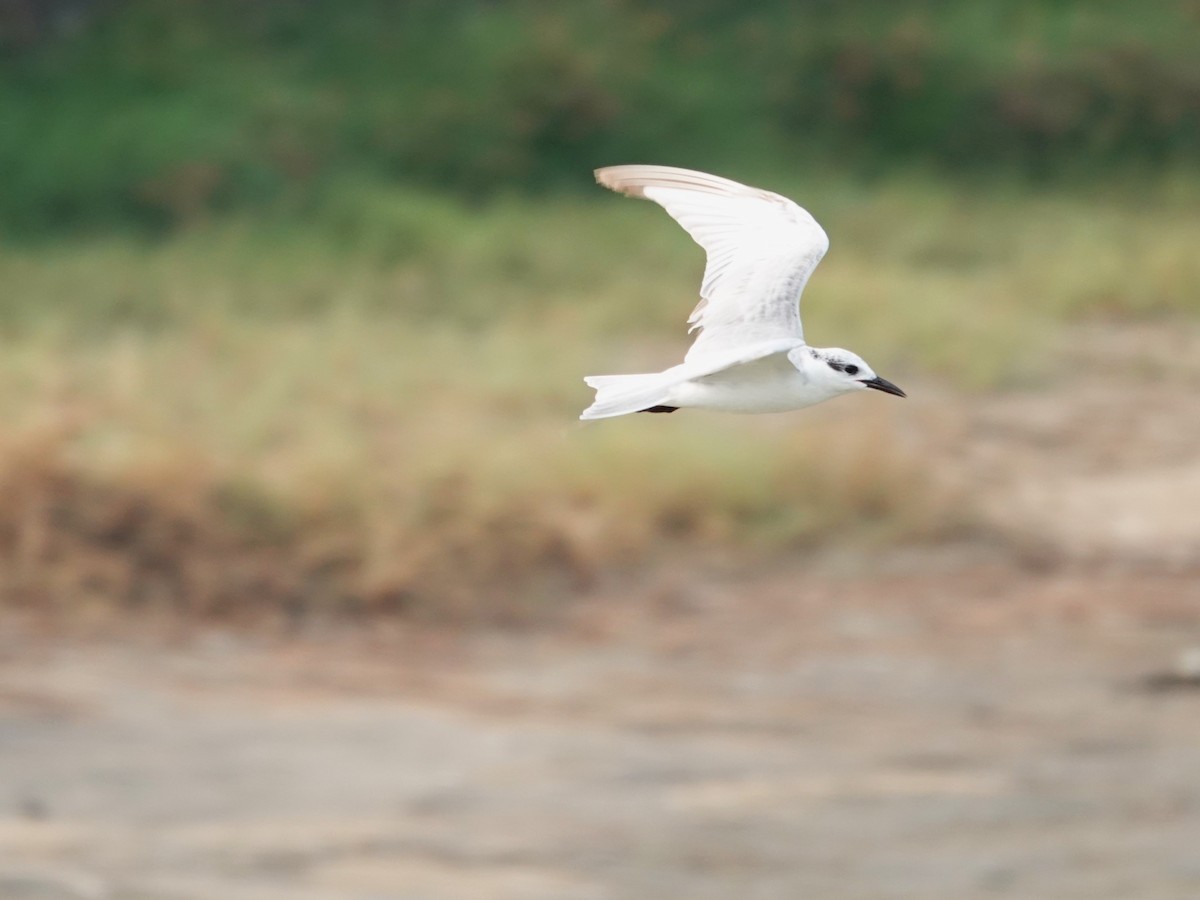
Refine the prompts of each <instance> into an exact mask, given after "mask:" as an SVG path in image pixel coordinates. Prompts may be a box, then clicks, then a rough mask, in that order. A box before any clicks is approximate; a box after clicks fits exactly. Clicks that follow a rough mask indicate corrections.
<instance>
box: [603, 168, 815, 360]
mask: <svg viewBox="0 0 1200 900" xmlns="http://www.w3.org/2000/svg"><path fill="white" fill-rule="evenodd" d="M596 180H597V181H598V182H599V183H600V184H602V185H604V186H605V187H607V188H610V189H612V190H614V191H617V192H618V193H622V194H626V195H628V196H631V197H644V198H646V199H647V200H653V201H654V202H655V203H657V204H659V205H660V206H662V207H663V208H664V209H665V210H666V211H667V212H668V213H669V214H670V215H671V217H672V218H673V219H675V221H677V222H678V223H679V224H680V225H681V226H683V229H684V230H685V231H687V233H688V234H689V235H691V237H692V239H693V240H694V241H695V242H696V243H697V244H699V245H700V246H701V247H703V248H704V251H705V253H706V255H707V264H706V266H705V269H704V278H703V280H702V281H701V284H700V303H699V304H698V305H697V306H696V308H695V310H694V311H693V312H692V314H691V316H690V317H689V319H688V323H689V324H690V325H691V326H692V330H697V329H698V330H700V335H699V336H698V337H697V338H696V341H695V343H693V345H692V347H691V349H690V350H689V351H688V355H687V359H688V360H689V361H692V360H700V359H702V358H703V357H705V356H710V355H711V356H713V357H714V359H715V358H716V357H718V356H720V357H724V356H725V355H726V352H727V351H729V350H730V349H732V348H736V347H738V346H749V345H752V344H753V345H763V344H764V342H768V341H777V340H779V339H783V338H790V339H792V340H794V341H795V342H796V343H803V341H804V331H803V328H802V326H801V323H800V309H799V300H800V294H801V293H802V292H803V290H804V286H805V284H806V283H807V281H808V277H809V276H810V275H811V274H812V271H813V269H814V268H816V266H817V263H819V262H820V261H821V258H822V257H823V256H824V255H825V251H826V250H827V249H828V248H829V238H828V237H827V236H826V234H825V231H824V230H823V229H822V228H821V226H820V225H819V224H817V221H816V220H815V219H814V218H813V217H812V216H811V215H809V213H808V212H807V211H806V210H804V209H803V208H801V207H800V206H798V205H797V204H795V203H793V202H792V201H791V200H789V199H787V198H786V197H783V196H781V195H779V194H774V193H771V192H770V191H764V190H760V189H758V188H753V187H749V186H748V185H744V184H739V183H738V182H736V181H731V180H729V179H728V178H721V177H719V176H717V175H709V174H707V173H705V172H696V171H693V170H691V169H678V168H674V167H672V166H645V165H631V166H610V167H608V168H604V169H597V170H596Z"/></svg>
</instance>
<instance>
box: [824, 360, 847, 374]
mask: <svg viewBox="0 0 1200 900" xmlns="http://www.w3.org/2000/svg"><path fill="white" fill-rule="evenodd" d="M825 364H826V365H827V366H829V368H831V369H833V371H835V372H844V371H846V369H845V367H844V366H843V365H842V364H841V363H840V362H834V361H833V360H832V359H827V360H825Z"/></svg>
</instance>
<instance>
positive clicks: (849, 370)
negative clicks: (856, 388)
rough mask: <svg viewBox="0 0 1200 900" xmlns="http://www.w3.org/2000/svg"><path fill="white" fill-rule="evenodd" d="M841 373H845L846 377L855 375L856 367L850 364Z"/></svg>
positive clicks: (856, 372)
mask: <svg viewBox="0 0 1200 900" xmlns="http://www.w3.org/2000/svg"><path fill="white" fill-rule="evenodd" d="M842 371H843V372H845V373H846V374H847V375H857V374H858V366H856V365H854V363H851V364H850V365H848V366H846V368H844V369H842Z"/></svg>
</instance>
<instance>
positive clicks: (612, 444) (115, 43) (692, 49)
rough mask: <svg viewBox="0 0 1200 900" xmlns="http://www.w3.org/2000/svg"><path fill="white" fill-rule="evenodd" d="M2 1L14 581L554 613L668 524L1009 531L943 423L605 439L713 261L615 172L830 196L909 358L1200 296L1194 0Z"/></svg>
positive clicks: (849, 413)
mask: <svg viewBox="0 0 1200 900" xmlns="http://www.w3.org/2000/svg"><path fill="white" fill-rule="evenodd" d="M0 10H2V16H3V18H2V19H0V171H2V172H3V173H4V189H3V191H2V192H0V237H2V239H3V244H2V246H0V285H3V290H2V291H0V337H2V339H3V347H2V350H3V352H2V353H0V373H2V374H0V416H2V417H3V421H4V422H5V426H4V428H3V433H2V436H0V499H2V500H3V502H2V503H0V556H2V557H3V561H4V564H3V566H0V572H2V573H3V575H0V578H2V579H3V583H2V584H0V589H2V590H3V591H4V594H5V596H6V597H8V598H10V599H19V600H26V601H29V602H41V603H46V602H49V603H62V604H72V605H77V604H79V603H80V602H81V600H82V599H86V598H94V599H95V600H96V602H100V603H110V602H112V601H114V600H118V601H121V602H136V603H143V604H146V603H149V604H167V605H185V606H187V607H189V608H193V609H200V610H212V609H225V610H228V609H234V608H244V607H245V606H246V604H247V601H248V600H257V601H261V602H262V603H264V604H265V605H270V606H272V607H274V608H289V609H291V608H294V609H305V608H310V607H312V606H317V605H320V606H330V605H332V606H335V607H338V608H409V609H413V608H415V609H424V610H429V609H437V610H445V609H460V610H476V609H481V608H487V609H489V610H492V611H494V610H496V609H504V610H509V611H511V610H512V609H513V606H512V604H511V603H502V602H500V600H499V599H498V598H500V596H501V595H502V594H505V593H506V592H507V593H508V594H509V595H510V599H514V598H518V599H520V601H521V603H529V602H533V601H531V600H530V598H533V600H536V598H537V597H538V596H542V594H539V593H538V591H536V590H532V589H531V588H530V584H531V582H530V580H529V579H530V577H531V576H539V577H542V578H544V579H546V578H548V579H549V581H548V582H546V583H548V584H551V585H553V586H555V587H557V586H561V585H562V584H563V583H570V584H579V583H584V582H586V581H587V580H588V579H590V578H592V577H594V576H595V575H596V574H597V573H598V572H600V571H603V570H604V569H605V568H606V567H612V566H626V565H630V564H635V563H636V561H637V559H638V558H639V557H638V554H639V553H642V552H644V551H645V548H647V547H655V548H656V552H659V551H661V552H662V553H669V552H674V550H673V549H671V548H674V549H678V548H680V547H686V546H693V547H694V546H702V547H706V548H713V547H727V548H733V550H735V551H736V552H738V553H745V552H747V551H748V548H750V547H753V548H755V550H754V552H757V553H763V552H768V553H779V552H794V551H797V550H802V549H803V548H805V547H807V546H810V545H812V544H813V542H814V541H817V540H819V539H820V536H822V535H829V534H834V535H838V536H841V537H843V538H844V537H847V536H850V535H853V536H854V537H855V539H865V540H895V539H914V538H920V537H926V536H930V535H937V534H945V533H947V532H949V531H953V530H955V529H960V528H961V527H962V526H963V525H964V523H969V521H970V513H969V509H966V508H965V507H964V505H963V504H962V503H961V502H960V501H961V498H955V497H952V496H947V495H946V493H945V492H944V491H942V490H940V489H939V487H938V485H937V484H936V481H935V479H934V478H933V477H932V472H931V471H929V470H928V468H927V464H926V463H925V462H923V460H924V458H925V456H926V455H927V451H928V449H929V442H931V441H935V439H936V433H937V428H938V427H939V425H938V423H936V422H933V423H930V422H923V421H922V422H917V423H916V424H915V425H914V424H913V421H912V419H911V417H910V418H908V419H906V418H905V417H906V416H910V413H909V411H903V413H902V412H897V410H898V409H899V406H898V405H897V406H886V405H884V404H871V403H860V404H858V405H857V406H856V407H855V406H853V405H849V404H848V405H847V407H846V408H844V409H843V410H842V411H840V412H837V411H832V409H831V411H829V412H818V411H814V413H813V414H812V415H811V416H809V417H808V418H806V420H805V422H804V423H799V422H797V421H793V420H790V419H789V420H787V421H784V420H783V419H777V418H774V417H767V418H766V419H763V420H758V421H754V422H753V423H752V424H751V423H747V422H743V421H739V422H738V423H737V426H736V427H734V428H730V427H726V426H724V425H718V424H717V423H716V420H714V419H706V418H704V417H683V416H676V417H670V418H669V419H667V418H666V417H655V418H653V419H650V417H635V418H632V419H630V420H629V421H621V422H613V423H606V424H604V425H602V426H598V427H593V428H587V429H583V428H581V427H578V426H576V425H575V424H574V417H575V415H576V413H577V410H578V409H579V408H580V407H581V406H582V405H585V404H586V401H587V397H586V394H587V391H586V390H585V389H584V388H583V386H582V384H581V383H580V381H579V378H580V376H581V375H583V374H585V373H588V372H592V371H606V370H608V371H621V370H632V369H638V368H644V369H648V368H654V367H659V366H661V365H664V364H667V363H669V362H670V361H671V360H672V358H673V357H674V356H676V355H677V354H678V352H679V351H680V349H681V348H682V346H683V342H684V338H683V334H682V325H681V322H682V318H683V316H684V315H685V314H686V312H687V310H688V309H690V306H691V303H692V299H693V297H692V294H693V285H694V283H695V282H696V280H697V278H698V275H699V271H700V266H701V262H700V258H699V254H698V251H697V250H696V249H695V247H694V246H692V245H691V244H690V243H689V242H688V241H687V239H686V237H685V236H683V235H682V234H681V233H679V232H678V231H677V230H676V229H675V228H674V227H673V226H672V225H671V224H670V222H669V221H668V220H666V218H665V217H664V216H663V215H662V214H661V212H660V211H658V210H655V209H653V208H652V207H650V206H649V205H648V204H646V205H639V204H634V203H630V202H628V201H618V200H617V199H616V198H612V197H607V196H604V195H603V194H602V192H600V191H599V190H598V189H596V188H594V186H592V184H591V178H590V170H591V168H592V167H594V166H596V165H602V164H609V163H615V162H626V161H634V160H646V161H662V162H667V163H673V164H679V165H692V166H696V167H699V168H704V169H708V170H714V171H720V172H723V173H726V174H729V175H731V176H733V177H737V178H740V179H743V180H748V181H755V182H757V183H761V184H764V185H769V186H770V187H772V188H774V189H776V190H780V191H783V192H785V193H788V194H790V195H791V196H794V197H796V198H798V199H799V200H800V201H801V202H803V203H804V204H805V205H806V206H807V207H808V208H809V209H810V210H812V211H813V212H814V214H816V215H817V217H818V218H819V219H820V220H821V221H822V222H823V223H824V224H825V225H826V228H827V230H828V231H829V232H830V233H831V235H832V236H833V250H832V251H831V253H830V256H829V258H828V259H827V261H826V262H825V263H823V264H822V267H821V269H820V271H819V273H818V275H817V277H816V278H815V279H814V282H813V286H812V289H811V299H810V300H809V301H808V305H807V307H806V311H805V317H806V323H807V328H808V331H809V336H810V338H811V339H812V340H813V341H814V342H815V343H818V344H820V343H825V344H830V343H839V344H845V345H849V346H852V347H854V348H855V349H856V350H860V351H861V352H863V354H864V355H866V356H867V357H868V358H870V359H871V360H872V361H873V362H874V363H875V364H876V367H877V368H879V369H880V370H881V371H884V372H886V373H887V374H888V376H889V377H893V376H894V377H895V380H897V381H899V382H900V383H902V384H907V383H909V382H911V381H912V380H913V379H916V381H917V383H920V381H921V379H930V380H932V378H933V377H936V378H938V379H940V380H942V381H944V382H946V383H950V384H954V385H958V386H960V387H962V388H964V389H967V390H981V389H988V388H993V387H996V386H1003V385H1006V384H1012V383H1015V382H1017V381H1019V380H1021V379H1023V378H1026V377H1028V376H1029V375H1030V374H1031V373H1038V374H1043V375H1044V374H1046V370H1047V366H1052V365H1053V363H1052V360H1053V354H1052V353H1050V352H1048V350H1049V348H1052V347H1053V343H1054V339H1055V338H1054V333H1055V330H1054V325H1055V324H1056V323H1058V322H1061V321H1064V320H1067V319H1069V318H1072V317H1080V316H1090V315H1097V314H1102V315H1108V316H1113V315H1118V316H1144V315H1179V316H1190V315H1193V314H1194V313H1195V311H1196V307H1197V297H1200V262H1198V261H1197V255H1196V253H1195V248H1196V247H1197V246H1198V245H1200V218H1198V217H1197V212H1198V211H1200V179H1198V178H1197V177H1196V171H1195V169H1196V159H1197V152H1198V151H1200V53H1198V52H1197V50H1198V49H1200V39H1198V37H1197V35H1198V29H1200V7H1198V6H1197V5H1196V4H1195V3H1193V2H1166V0H1164V2H1162V3H1156V4H1152V5H1149V6H1146V5H1142V6H1137V5H1133V4H1127V3H1117V2H1105V0H1092V2H1065V0H1023V2H1004V3H1001V2H982V0H981V2H949V0H926V2H888V3H883V2H871V0H858V2H849V0H841V2H832V0H829V2H825V0H808V2H789V3H784V2H770V0H765V2H759V3H745V2H736V3H735V2H726V0H704V2H688V3H684V2H669V0H658V2H649V0H636V2H635V0H580V2H576V3H571V4H550V3H544V2H534V0H528V2H520V0H514V2H500V3H497V2H484V0H470V2H468V0H456V2H455V0H441V2H432V0H410V2H403V3H398V2H392V3H385V2H381V0H379V2H372V0H347V2H341V3H333V2H317V0H304V2H302V0H274V2H258V3H251V4H247V3H233V2H224V0H213V2H205V3H176V4H162V3H155V2H150V0H144V2H142V0H127V2H118V0H111V2H86V0H75V2H67V0H63V2H56V3H36V4H35V3H32V2H18V0H9V2H7V3H4V4H0ZM1047 360H1050V361H1051V362H1048V361H1047ZM906 379H907V381H906ZM647 420H649V421H647ZM906 422H907V424H906ZM831 446H834V447H837V448H838V452H837V453H832V454H831V453H830V452H829V448H830V447H831ZM660 541H661V542H663V543H658V542H660ZM564 579H565V580H566V581H565V582H564ZM481 586H486V590H481ZM431 598H432V599H436V601H437V602H436V603H433V602H426V601H428V600H430V599H431ZM268 601H269V602H268Z"/></svg>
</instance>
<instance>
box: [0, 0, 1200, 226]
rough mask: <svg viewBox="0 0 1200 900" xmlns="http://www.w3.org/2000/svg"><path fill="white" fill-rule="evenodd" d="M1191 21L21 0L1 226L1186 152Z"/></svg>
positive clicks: (1115, 162) (1194, 57)
mask: <svg viewBox="0 0 1200 900" xmlns="http://www.w3.org/2000/svg"><path fill="white" fill-rule="evenodd" d="M68 6H70V7H71V8H73V9H74V10H76V12H75V13H74V14H73V15H60V16H58V17H55V16H54V15H53V14H52V11H53V10H54V9H56V8H58V9H60V10H61V9H64V8H66V7H68ZM23 7H24V8H26V9H27V10H28V12H27V14H26V15H25V16H23V17H22V16H20V15H19V14H17V13H15V12H14V10H17V11H18V12H19V10H20V9H21V8H23ZM38 7H43V8H44V9H45V10H47V12H44V13H43V14H41V15H40V16H38V15H35V14H34V11H35V10H36V9H37V8H38ZM1198 16H1200V14H1198V13H1197V11H1196V6H1195V4H1194V3H1193V2H1191V0H1163V2H1158V3H1152V4H1141V5H1138V4H1130V3H1123V2H1119V0H1012V2H983V0H981V2H970V3H963V2H959V0H895V2H889V3H880V2H877V0H839V2H837V3H832V2H823V0H813V2H804V3H796V2H788V0H757V2H751V3H746V2H740V0H702V2H688V3H683V2H681V0H577V2H574V3H570V4H546V3H544V2H539V0H509V2H504V3H494V2H483V0H409V2H404V3H393V2H384V0H343V2H337V3H333V2H328V0H309V2H304V3H295V2H279V0H268V2H262V3H252V4H247V3H241V2H232V0H213V2H206V3H188V4H178V3H176V4H163V3H157V2H154V0H107V2H104V3H100V2H94V0H73V2H71V3H69V4H68V3H67V2H65V0H47V2H46V3H45V4H33V3H26V2H24V0H16V2H14V3H10V4H7V5H6V6H0V122H2V123H3V127H2V128H0V171H3V172H4V173H5V189H4V191H3V192H2V193H0V230H2V233H3V234H4V235H5V236H6V238H8V239H17V238H20V239H28V238H30V237H31V236H46V235H57V234H63V233H71V232H77V231H80V230H103V229H111V228H132V229H138V230H142V231H143V232H150V233H155V232H161V231H164V230H169V229H171V228H174V227H179V226H181V225H187V224H189V223H193V222H195V221H196V220H198V219H202V218H205V217H208V216H213V215H222V214H225V213H228V212H230V211H246V210H268V209H277V208H280V207H283V208H286V209H289V210H291V211H292V212H293V213H294V214H297V215H303V214H304V213H305V212H306V210H308V209H309V208H310V207H311V205H312V204H314V203H318V204H319V203H321V202H322V198H324V197H328V196H329V195H331V194H336V192H337V190H338V189H339V186H340V185H341V184H343V183H344V182H345V181H346V180H347V179H362V180H363V181H364V182H365V183H367V184H369V185H372V186H385V189H386V186H389V185H394V184H396V183H401V184H405V185H409V186H424V187H427V188H428V187H433V188H436V189H438V190H440V191H449V192H453V193H455V194H457V195H458V196H459V197H461V198H466V199H477V198H479V197H494V196H497V195H503V194H505V193H508V192H514V191H520V192H527V193H536V192H539V191H557V190H559V189H561V188H563V187H564V186H570V187H574V188H575V189H577V190H583V189H585V188H586V184H587V178H586V174H585V173H586V172H587V171H588V170H589V169H591V168H593V167H594V166H597V165H604V164H612V163H618V162H636V161H647V160H650V161H653V160H667V161H669V162H671V163H673V164H677V165H684V166H693V167H697V168H704V169H721V168H734V167H736V168H737V169H738V170H739V171H740V173H741V174H742V175H743V177H745V178H746V179H747V180H755V179H758V180H761V179H763V178H765V177H767V176H769V175H772V174H776V173H781V172H787V171H788V170H789V169H791V168H793V167H795V166H797V165H802V166H805V167H811V166H813V165H820V164H822V163H826V164H828V163H829V162H830V161H835V162H836V163H837V164H839V165H840V166H842V167H843V168H846V167H853V169H854V170H855V171H856V172H857V173H858V174H860V175H878V174H880V173H882V174H885V175H886V174H888V173H894V172H895V171H896V169H897V167H898V166H899V167H904V166H911V165H924V166H930V167H937V168H939V169H941V170H944V171H953V172H956V173H960V174H963V173H966V174H974V175H977V176H982V177H986V178H989V179H990V178H995V177H997V176H998V175H999V176H1002V177H1019V178H1024V179H1031V180H1035V181H1043V182H1046V181H1050V182H1054V181H1067V182H1072V181H1073V182H1082V181H1094V180H1096V179H1103V178H1105V177H1107V176H1108V175H1110V174H1112V173H1142V174H1151V175H1157V174H1158V173H1160V172H1161V171H1162V170H1163V169H1164V168H1170V167H1172V166H1182V167H1186V168H1189V169H1193V170H1194V165H1195V160H1196V157H1197V153H1200V54H1197V52H1196V48H1197V40H1196V33H1197V31H1196V30H1197V21H1198ZM56 21H57V22H58V23H59V24H58V25H57V26H55V25H54V24H53V23H54V22H56ZM37 22H41V23H42V24H41V25H37V24H35V23H37Z"/></svg>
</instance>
